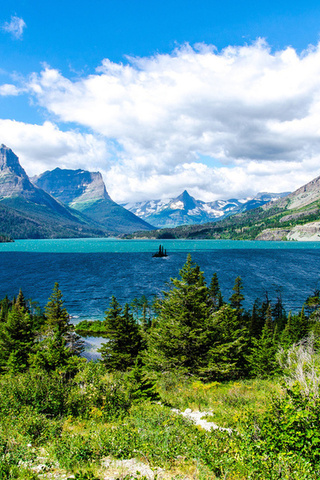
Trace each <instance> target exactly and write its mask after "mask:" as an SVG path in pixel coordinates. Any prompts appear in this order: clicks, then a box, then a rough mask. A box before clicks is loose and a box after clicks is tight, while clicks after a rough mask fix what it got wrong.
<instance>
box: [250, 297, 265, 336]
mask: <svg viewBox="0 0 320 480" xmlns="http://www.w3.org/2000/svg"><path fill="white" fill-rule="evenodd" d="M264 323H265V312H263V310H262V306H261V305H260V302H259V300H258V299H257V300H255V302H254V304H253V307H252V312H251V316H250V319H249V334H250V337H254V338H259V337H260V335H261V332H262V329H263V325H264Z"/></svg>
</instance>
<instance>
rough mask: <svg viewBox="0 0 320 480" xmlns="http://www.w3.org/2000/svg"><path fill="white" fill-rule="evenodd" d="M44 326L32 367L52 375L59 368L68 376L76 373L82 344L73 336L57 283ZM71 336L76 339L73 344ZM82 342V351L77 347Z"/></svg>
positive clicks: (46, 309)
mask: <svg viewBox="0 0 320 480" xmlns="http://www.w3.org/2000/svg"><path fill="white" fill-rule="evenodd" d="M45 317H46V320H45V324H44V326H43V332H42V337H41V338H39V341H38V346H37V350H36V352H35V354H34V355H32V366H34V367H40V368H43V369H45V370H46V371H48V372H50V371H53V370H56V369H57V368H59V371H61V372H63V373H64V374H65V375H71V374H73V373H75V372H76V370H77V360H76V357H77V356H78V355H79V354H80V352H81V345H82V341H81V340H80V337H79V336H77V335H75V334H73V335H72V332H73V326H72V325H71V324H70V322H69V314H68V312H67V310H66V308H65V307H64V301H63V295H62V293H61V290H60V288H59V284H58V283H55V284H54V288H53V291H52V294H51V296H50V297H49V300H48V303H47V305H46V306H45ZM70 335H72V336H73V338H72V342H71V343H70ZM77 341H79V346H78V347H79V348H77V347H76V346H75V344H76V342H77Z"/></svg>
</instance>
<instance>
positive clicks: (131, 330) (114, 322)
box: [99, 296, 142, 371]
mask: <svg viewBox="0 0 320 480" xmlns="http://www.w3.org/2000/svg"><path fill="white" fill-rule="evenodd" d="M103 325H104V328H105V335H106V336H107V337H108V341H107V343H104V344H102V347H101V348H100V349H99V352H100V353H101V357H102V359H101V361H102V362H103V363H104V365H105V367H106V369H107V370H108V371H117V370H118V371H125V370H127V369H128V368H131V367H133V365H134V364H135V361H136V358H137V356H138V354H139V352H140V350H141V346H142V338H141V334H140V331H139V325H138V323H137V321H136V320H135V319H134V317H133V315H132V313H131V312H130V308H129V305H128V304H126V305H125V306H124V309H123V312H122V308H121V306H120V304H119V303H118V301H117V299H116V298H115V297H114V296H113V297H112V300H111V305H110V308H109V309H108V310H107V312H106V317H105V320H104V322H103Z"/></svg>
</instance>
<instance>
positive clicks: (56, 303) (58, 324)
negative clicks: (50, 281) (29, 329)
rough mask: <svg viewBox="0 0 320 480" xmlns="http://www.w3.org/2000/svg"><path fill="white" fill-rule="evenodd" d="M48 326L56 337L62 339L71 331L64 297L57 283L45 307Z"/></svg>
mask: <svg viewBox="0 0 320 480" xmlns="http://www.w3.org/2000/svg"><path fill="white" fill-rule="evenodd" d="M45 315H46V319H47V320H46V325H47V327H48V329H50V330H52V332H53V333H54V335H55V337H56V338H57V340H58V339H62V338H63V337H64V335H65V334H66V333H67V332H68V331H69V330H70V323H69V314H68V312H67V310H66V308H65V307H64V301H63V295H62V293H61V290H60V289H59V284H58V283H57V282H56V283H55V284H54V287H53V291H52V294H51V296H50V297H49V301H48V303H47V305H46V306H45Z"/></svg>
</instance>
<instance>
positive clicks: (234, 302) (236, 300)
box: [229, 277, 244, 316]
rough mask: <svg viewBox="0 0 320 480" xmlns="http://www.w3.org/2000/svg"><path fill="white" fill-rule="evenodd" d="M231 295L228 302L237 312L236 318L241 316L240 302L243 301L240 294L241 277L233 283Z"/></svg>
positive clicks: (241, 286)
mask: <svg viewBox="0 0 320 480" xmlns="http://www.w3.org/2000/svg"><path fill="white" fill-rule="evenodd" d="M232 290H233V292H234V293H233V294H232V295H231V297H230V299H229V302H230V305H231V307H232V308H234V309H235V310H236V311H237V314H238V316H241V315H242V313H243V308H242V302H243V300H244V296H243V294H242V293H241V292H242V290H243V284H242V280H241V277H237V278H236V279H235V282H234V287H233V289H232Z"/></svg>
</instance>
